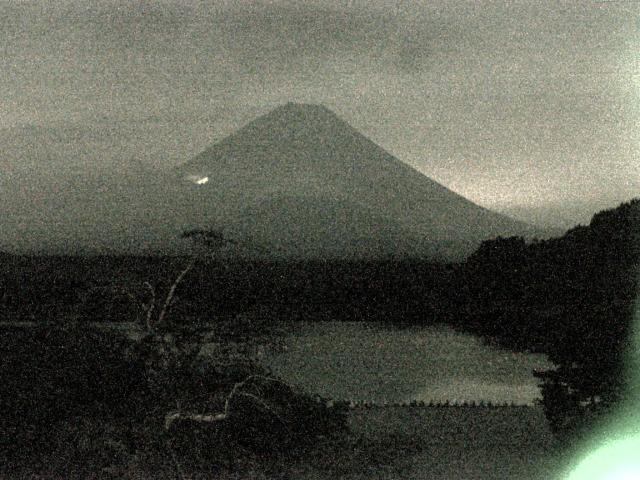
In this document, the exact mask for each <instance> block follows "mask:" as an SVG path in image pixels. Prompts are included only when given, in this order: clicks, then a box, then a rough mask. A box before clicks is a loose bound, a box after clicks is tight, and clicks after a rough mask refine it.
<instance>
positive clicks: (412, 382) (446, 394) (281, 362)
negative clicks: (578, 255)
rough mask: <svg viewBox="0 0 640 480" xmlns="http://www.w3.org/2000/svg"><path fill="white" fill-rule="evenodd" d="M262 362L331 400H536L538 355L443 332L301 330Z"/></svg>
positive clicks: (346, 327) (335, 326) (370, 326)
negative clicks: (504, 348) (535, 374)
mask: <svg viewBox="0 0 640 480" xmlns="http://www.w3.org/2000/svg"><path fill="white" fill-rule="evenodd" d="M263 363H264V364H265V365H266V366H268V367H269V368H271V370H272V372H273V373H274V374H276V375H278V376H280V377H282V378H283V379H285V380H287V381H289V382H290V383H292V384H295V385H297V386H299V387H302V388H304V389H305V390H308V391H310V392H314V393H318V394H320V395H322V396H325V397H329V398H334V399H337V400H355V401H375V402H384V401H387V402H403V401H411V400H418V401H420V400H424V401H430V400H434V401H445V400H449V401H452V400H456V401H472V400H475V401H480V400H485V401H491V402H500V403H502V402H514V403H516V404H530V403H532V402H534V400H535V399H537V398H539V397H540V391H539V388H538V385H537V379H536V378H534V377H533V375H532V370H533V369H535V368H549V367H551V364H550V363H549V362H548V361H547V360H546V358H545V356H544V355H539V354H526V353H512V352H510V351H508V350H503V349H500V348H496V347H492V346H487V345H484V344H483V343H482V341H481V340H479V339H477V338H475V337H473V336H471V335H467V334H463V333H459V332H456V331H454V330H452V329H450V328H448V327H444V326H433V327H410V328H403V329H400V328H395V327H391V326H386V325H383V324H379V323H361V322H315V323H300V324H298V325H296V326H295V327H294V330H293V333H292V334H290V335H288V336H287V338H286V339H285V341H284V348H283V349H282V350H281V351H278V352H267V353H266V354H265V355H264V357H263Z"/></svg>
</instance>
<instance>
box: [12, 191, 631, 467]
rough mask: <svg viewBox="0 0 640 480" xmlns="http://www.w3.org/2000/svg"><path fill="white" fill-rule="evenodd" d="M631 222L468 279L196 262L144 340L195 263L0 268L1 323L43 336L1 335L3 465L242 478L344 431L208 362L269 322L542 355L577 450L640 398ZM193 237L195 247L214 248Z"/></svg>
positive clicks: (512, 247) (51, 263)
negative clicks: (115, 326)
mask: <svg viewBox="0 0 640 480" xmlns="http://www.w3.org/2000/svg"><path fill="white" fill-rule="evenodd" d="M639 211H640V200H634V201H631V202H629V203H625V204H623V205H621V206H619V207H618V208H616V209H612V210H608V211H604V212H601V213H599V214H597V215H595V216H594V217H593V220H592V222H591V224H590V225H589V226H578V227H576V228H574V229H572V230H570V231H568V232H567V233H566V234H565V235H564V236H562V237H560V238H556V239H551V240H544V241H534V242H531V243H527V242H525V240H524V239H522V238H518V237H514V238H497V239H494V240H490V241H487V242H484V243H483V244H482V245H481V246H480V248H479V249H478V250H477V251H476V252H475V253H474V254H473V255H472V256H471V257H470V258H469V259H468V260H467V261H466V262H464V263H461V264H451V265H442V264H435V263H430V262H426V261H409V260H407V261H403V262H398V261H379V262H321V261H316V262H297V263H286V262H265V261H249V260H243V261H239V260H225V261H222V260H216V259H214V258H212V257H209V256H202V257H201V258H199V260H198V261H197V262H196V263H195V264H193V266H192V268H191V269H190V270H189V271H188V273H187V274H186V275H185V276H184V278H183V280H182V283H180V285H178V286H177V288H176V289H175V299H174V301H172V302H171V305H170V306H169V310H168V315H167V319H166V322H164V325H163V326H162V328H156V327H157V325H156V326H155V327H153V328H149V325H148V323H149V322H148V320H149V318H151V317H149V316H148V313H149V306H150V305H151V304H152V303H153V302H152V300H157V301H159V300H161V299H162V298H163V296H164V295H166V292H167V291H169V290H170V288H171V285H172V282H174V280H175V278H176V276H178V275H179V274H180V273H181V272H183V271H184V267H185V265H186V264H187V263H188V262H190V259H189V258H184V257H163V258H156V257H116V256H112V257H104V256H103V257H37V256H17V255H2V256H1V258H0V261H1V262H2V271H1V274H0V296H1V297H0V302H1V305H2V310H1V311H2V316H3V318H2V319H1V320H5V321H12V322H13V321H16V320H17V321H20V320H28V321H33V322H36V323H37V324H39V326H38V327H37V328H30V329H26V328H20V327H11V328H9V327H3V328H2V329H1V330H0V334H1V336H0V343H1V345H0V351H2V355H3V358H2V367H0V369H1V371H0V375H1V378H2V385H3V395H2V405H0V408H1V411H2V413H1V414H0V416H1V418H0V422H2V423H1V424H0V429H2V431H3V432H9V435H3V436H2V440H0V441H2V442H3V443H2V445H1V447H2V456H3V458H0V462H1V463H3V464H4V465H5V466H9V467H10V466H12V465H13V466H16V468H18V467H19V464H20V462H21V459H22V462H23V463H24V461H25V459H28V460H26V461H28V462H31V463H33V462H34V461H35V460H34V459H40V462H41V467H42V469H44V470H46V469H47V468H50V469H51V468H53V469H56V468H57V469H58V470H60V471H62V470H64V462H65V461H68V460H69V453H68V452H69V451H73V452H75V453H74V455H80V454H84V455H86V456H87V458H90V461H89V460H87V462H85V464H86V465H87V467H86V468H87V469H89V470H88V471H94V472H95V471H104V472H107V473H108V472H116V473H113V475H114V476H116V477H118V476H120V477H122V476H126V475H124V474H123V473H122V472H123V471H122V470H118V469H125V468H129V467H131V466H132V465H133V464H135V465H137V466H140V465H142V464H144V465H145V466H146V467H145V468H147V469H148V468H151V467H150V466H152V465H155V466H156V467H158V466H164V467H166V468H168V469H174V470H175V471H179V470H184V469H187V470H197V469H198V468H205V467H206V468H210V467H211V465H214V466H216V468H223V467H224V466H225V465H226V467H227V468H228V467H233V468H236V467H237V466H238V465H237V464H238V462H242V461H244V462H249V463H250V462H251V461H261V462H264V461H265V458H266V457H265V452H266V451H268V453H269V455H280V454H282V455H287V454H295V452H299V451H300V449H301V448H306V447H305V445H306V446H309V445H317V444H318V443H319V442H320V443H321V442H324V441H325V440H326V438H329V437H331V436H332V435H333V434H335V433H336V432H337V433H339V432H344V431H345V429H346V421H345V417H344V415H345V412H344V409H342V410H341V409H337V408H335V407H333V408H329V407H327V406H326V404H325V402H324V401H319V400H320V399H317V398H314V397H312V396H311V395H309V394H305V393H303V392H297V391H295V390H294V389H292V388H291V387H289V386H287V385H285V384H283V383H281V382H279V381H277V379H276V380H275V381H274V379H272V377H271V376H270V375H269V372H265V371H263V370H261V368H260V367H258V366H257V365H255V364H253V363H252V362H251V361H248V360H247V357H246V356H244V355H236V354H229V353H228V352H227V353H223V354H222V353H221V354H220V355H219V356H218V357H216V358H215V359H214V360H209V361H208V362H205V361H203V360H202V357H199V356H198V355H197V348H195V349H194V348H193V346H194V345H196V346H197V345H200V344H201V342H202V341H204V340H203V339H204V337H203V335H204V333H203V332H205V331H211V327H212V325H213V326H214V331H215V332H216V333H215V334H216V335H217V337H216V339H217V340H215V341H217V342H218V343H219V344H220V345H237V342H241V343H246V342H247V341H250V340H251V338H252V337H255V336H256V335H258V334H259V333H260V331H269V326H270V325H271V324H272V322H273V320H277V319H286V320H288V321H295V320H298V319H304V320H310V319H313V320H328V319H331V320H336V319H338V320H340V319H343V320H366V321H371V320H383V321H386V322H390V323H394V324H396V325H406V324H422V325H427V324H435V323H446V324H449V325H451V326H453V327H455V328H457V329H459V330H462V331H465V332H470V333H473V334H476V335H479V336H481V337H483V338H484V339H486V340H487V342H490V343H494V344H499V345H502V346H504V347H507V348H510V349H512V350H518V351H535V352H540V353H545V354H547V355H548V356H549V358H550V360H551V361H552V362H553V363H554V364H555V365H556V368H555V369H553V370H550V371H547V372H538V373H537V375H538V376H539V377H540V380H541V382H542V389H543V396H544V398H543V400H542V404H543V407H544V410H545V414H546V416H547V419H548V420H549V423H550V425H551V428H552V430H553V431H554V433H555V434H556V435H557V436H558V437H559V438H561V439H564V440H567V441H568V442H570V441H572V440H573V439H575V438H576V436H579V435H583V434H585V433H586V432H588V431H589V430H590V429H592V428H593V426H594V425H595V424H597V422H598V421H599V420H601V419H603V418H606V416H607V415H608V414H609V413H610V412H612V411H613V410H614V409H615V408H616V407H617V406H619V405H620V404H621V403H622V402H623V401H625V400H626V399H628V398H629V397H630V396H632V395H634V394H635V393H637V392H631V391H630V390H629V388H628V384H627V379H628V378H627V376H626V375H625V373H626V372H625V368H626V365H625V364H626V362H625V361H626V357H625V355H626V353H627V352H628V349H629V348H630V340H631V326H632V324H631V319H632V308H633V302H634V300H635V299H636V295H637V291H638V283H637V274H638V265H639V263H640V262H639V259H640V239H639V231H640V213H639ZM186 235H187V236H191V237H193V236H197V237H199V238H200V240H202V243H203V245H205V246H211V245H212V244H216V245H217V244H218V243H220V241H221V238H219V237H218V236H216V235H207V234H206V232H188V233H187V234H186ZM216 245H214V247H215V246H216ZM145 282H148V283H147V284H145ZM158 308H159V307H158ZM154 315H157V311H156V313H155V314H154ZM153 319H157V317H153ZM92 322H98V323H113V322H137V324H138V325H141V326H142V327H141V328H142V329H143V331H144V332H145V334H144V335H143V337H142V339H141V340H140V341H138V342H134V343H133V346H132V342H131V341H130V340H125V339H124V338H120V337H118V336H117V335H114V334H113V333H108V334H107V333H105V332H102V331H100V330H99V329H96V328H93V327H91V328H90V327H89V323H92ZM145 322H146V323H145ZM145 328H146V330H145ZM209 340H211V339H209ZM236 353H237V352H236ZM249 379H251V380H249ZM239 384H241V389H237V388H236V393H237V394H236V395H235V396H233V399H232V400H233V401H232V402H231V403H232V404H233V406H232V407H229V403H230V402H228V401H227V400H228V399H229V397H230V395H231V393H232V392H233V391H234V388H235V387H237V386H238V385H239ZM256 399H257V400H256ZM171 411H175V412H192V413H193V412H199V413H203V414H205V413H209V414H211V413H216V412H217V413H218V414H223V416H224V421H220V422H200V421H197V420H194V418H195V417H194V418H182V419H180V421H179V422H177V423H175V425H174V428H175V429H177V430H171V429H169V430H167V429H166V428H164V425H163V422H164V418H165V416H166V415H167V414H168V412H171ZM190 422H191V425H189V423H190ZM83 425H84V426H83ZM185 426H186V427H185ZM198 432H200V433H198ZM65 442H66V443H65ZM69 442H70V445H72V446H71V447H69V444H68V443H69ZM74 442H75V443H74ZM64 452H67V453H64ZM78 452H80V453H78ZM82 452H84V453H82ZM81 456H82V455H80V457H81ZM109 459H111V460H109ZM113 459H116V460H113ZM242 459H244V460H242ZM248 459H253V460H248ZM256 459H258V460H256ZM259 459H262V460H259ZM56 462H57V463H56ZM76 464H77V462H76ZM207 466H208V467H207ZM9 467H5V468H9ZM158 468H160V467H158ZM101 469H103V470H101ZM118 472H119V473H118ZM105 475H106V473H105Z"/></svg>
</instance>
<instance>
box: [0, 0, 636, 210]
mask: <svg viewBox="0 0 640 480" xmlns="http://www.w3.org/2000/svg"><path fill="white" fill-rule="evenodd" d="M0 39H1V40H0V48H1V51H2V55H0V91H1V92H2V93H3V95H2V96H0V133H2V134H3V135H4V137H3V138H8V139H9V141H5V144H4V145H3V148H5V149H7V148H9V149H10V148H11V145H10V143H11V141H13V140H11V139H15V138H22V137H21V136H24V135H27V136H29V138H35V139H36V140H35V141H38V140H37V138H38V135H39V134H41V133H42V131H46V132H47V135H49V137H50V138H52V137H53V138H54V140H53V141H59V143H60V142H61V144H64V145H65V148H68V149H69V151H71V152H73V155H75V156H77V157H78V158H80V160H82V155H83V151H84V150H83V149H85V150H87V149H90V146H91V145H99V146H100V149H101V151H104V152H105V157H104V158H105V159H109V158H111V157H110V154H109V153H108V152H109V150H113V152H116V153H112V154H111V156H113V155H120V154H121V155H126V156H127V157H130V158H134V159H138V160H140V161H141V162H143V163H146V164H148V165H151V166H159V167H163V168H169V167H171V166H174V165H177V164H179V163H183V162H185V161H187V160H189V159H190V158H191V157H192V156H193V155H195V154H197V153H199V151H201V150H203V149H204V148H205V147H207V146H208V145H210V144H211V143H213V142H215V141H217V140H219V139H221V138H223V137H224V136H226V135H227V134H229V133H231V132H232V131H233V130H235V129H237V128H238V127H240V126H242V125H243V124H244V123H246V122H247V121H249V120H251V119H252V118H253V117H255V116H257V115H260V114H262V113H266V112H268V111H269V110H271V109H272V108H274V107H275V106H277V105H279V104H281V103H285V102H287V101H297V102H309V103H322V104H325V105H326V106H327V107H329V108H330V109H332V110H333V111H335V112H336V113H337V114H338V115H339V116H341V117H342V118H344V119H345V120H347V121H348V122H349V123H351V124H352V125H353V126H354V127H355V128H357V129H358V130H360V131H361V132H363V133H364V134H365V135H367V136H368V137H370V138H371V139H372V140H374V141H375V142H376V143H378V144H379V145H381V146H382V147H384V148H385V149H387V150H388V151H390V152H391V153H393V154H394V155H395V156H397V157H398V158H399V159H400V160H403V161H405V162H407V163H409V164H411V165H412V166H414V167H415V168H417V169H418V170H420V171H421V172H423V173H424V174H426V175H428V176H429V177H431V178H433V179H435V180H437V181H439V182H441V183H443V184H444V185H446V186H448V187H449V188H451V189H452V190H454V191H456V192H457V193H460V194H462V195H463V196H466V197H467V198H469V199H471V200H473V201H475V202H476V203H479V204H481V205H484V206H487V207H490V208H491V207H494V208H506V207H515V208H524V209H540V208H546V207H549V208H557V207H558V205H564V204H570V205H572V208H576V205H578V210H579V205H580V203H581V202H582V203H588V204H592V205H599V204H604V203H612V202H613V203H615V202H619V201H623V200H627V199H629V198H631V197H633V196H638V195H640V148H639V141H640V133H639V132H638V128H637V124H638V123H639V122H638V120H639V118H640V2H634V1H593V0H592V1H587V0H584V1H579V2H578V1H557V0H535V1H529V0H526V1H495V2H477V1H460V0H452V1H441V2H436V1H433V0H416V1H392V0H367V1H365V0H350V1H338V0H326V1H321V0H315V1H314V0H296V1H270V2H267V1H262V2H258V1H230V0H226V1H220V0H216V1H209V2H207V1H195V0H180V1H178V0H175V1H170V0H162V1H160V0H158V1H151V0H150V1H141V0H132V1H129V0H127V1H124V0H121V1H97V0H87V1H57V2H44V1H32V2H19V1H17V2H16V1H11V2H9V1H0ZM34 127H35V128H34ZM24 132H27V133H24ZM52 132H53V133H52ZM55 139H58V140H55ZM21 141H22V140H21ZM17 142H18V144H19V141H17ZM80 144H82V145H83V147H82V148H80V147H78V148H76V149H75V150H74V148H75V147H74V145H76V146H77V145H80ZM87 145H89V147H87ZM111 147H113V148H111ZM16 148H17V147H16ZM117 152H120V153H117ZM11 158H12V159H13V160H12V161H19V160H20V157H19V155H18V157H15V155H14V157H11ZM16 158H17V160H16ZM86 158H87V159H88V160H87V161H86V162H85V163H86V164H85V167H88V168H90V167H91V162H95V161H96V160H95V156H91V155H89V156H87V157H86ZM0 160H1V159H0ZM105 161H107V160H105ZM80 163H82V162H81V161H80ZM45 169H46V167H45ZM576 215H577V214H576Z"/></svg>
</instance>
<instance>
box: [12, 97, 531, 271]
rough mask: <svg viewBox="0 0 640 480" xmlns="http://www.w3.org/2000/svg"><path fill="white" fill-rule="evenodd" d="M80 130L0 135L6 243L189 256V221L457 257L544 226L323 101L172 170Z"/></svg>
mask: <svg viewBox="0 0 640 480" xmlns="http://www.w3.org/2000/svg"><path fill="white" fill-rule="evenodd" d="M82 133H83V132H81V131H76V130H73V129H70V130H64V131H62V133H61V132H60V131H57V130H56V131H53V130H52V131H49V130H42V129H40V128H39V127H38V128H34V127H25V128H22V129H19V130H12V131H3V132H2V133H1V134H0V154H1V155H0V166H2V170H3V172H2V175H0V204H1V205H2V209H1V210H0V226H1V228H0V249H2V250H6V251H14V252H15V251H30V252H34V251H39V252H46V253H63V254H64V253H134V254H153V253H165V254H174V253H185V252H188V251H191V250H190V249H191V248H192V245H191V244H190V243H189V241H188V240H182V239H180V234H181V233H182V232H184V231H185V230H190V229H218V230H222V231H223V232H224V233H225V235H227V236H229V237H232V238H235V239H237V240H240V241H242V242H243V243H246V242H250V243H253V244H257V245H258V246H260V247H262V248H261V249H260V251H263V252H266V253H267V254H268V255H270V256H271V255H273V256H276V257H282V258H300V259H309V258H343V259H349V258H351V259H355V258H390V257H391V258H404V257H428V258H447V259H452V258H460V257H462V256H464V255H466V254H468V253H470V252H471V251H473V250H474V249H475V248H476V246H477V245H478V244H479V243H480V242H481V241H482V240H485V239H488V238H493V237H495V236H498V235H502V236H510V235H525V236H533V235H541V234H540V232H538V231H536V230H535V229H534V228H532V227H530V226H528V225H526V224H524V223H520V222H517V221H514V220H512V219H511V218H509V217H507V216H504V215H500V214H497V213H494V212H491V211H489V210H486V209H484V208H481V207H479V206H477V205H475V204H473V203H471V202H470V201H468V200H466V199H465V198H463V197H461V196H459V195H457V194H455V193H453V192H452V191H450V190H448V189H447V188H445V187H444V186H442V185H440V184H438V183H437V182H435V181H433V180H431V179H429V178H428V177H426V176H425V175H423V174H421V173H419V172H418V171H416V170H414V169H413V168H411V167H409V166H408V165H406V164H404V163H403V162H401V161H400V160H398V159H396V158H394V157H393V156H392V155H390V154H389V153H387V152H386V151H384V150H383V149H382V148H380V147H379V146H377V145H376V144H375V143H373V142H372V141H370V140H369V139H367V138H366V137H365V136H363V135H362V134H360V133H359V132H358V131H356V130H355V129H353V128H352V127H351V126H350V125H348V124H347V123H346V122H344V121H343V120H341V119H340V118H339V117H338V116H336V115H335V114H334V113H332V112H331V111H329V110H327V109H326V108H324V107H322V106H319V105H306V104H293V103H289V104H286V105H283V106H281V107H279V108H276V109H275V110H273V111H271V112H270V113H267V114H266V115H263V116H261V117H258V118H256V119H255V120H253V121H252V122H250V123H249V124H247V125H246V126H244V127H243V128H241V129H239V130H238V131H236V132H235V133H233V134H232V135H230V136H228V137H227V138H225V139H223V140H222V141H220V142H219V143H217V144H215V145H213V146H212V147H210V148H208V149H207V150H205V151H203V152H202V153H200V154H199V155H197V156H196V157H195V158H193V159H192V160H191V161H188V162H187V163H184V164H182V165H180V166H179V167H177V168H176V169H174V170H172V171H169V172H166V171H160V170H159V169H158V168H152V167H151V165H150V164H149V163H147V162H134V161H130V160H128V158H131V157H128V156H127V155H128V153H129V150H126V152H125V149H124V147H123V149H120V150H117V151H116V152H111V151H109V150H108V148H107V147H108V144H109V143H110V142H111V143H113V144H114V145H115V144H118V142H116V141H115V140H113V139H111V140H109V142H106V140H105V142H106V143H105V142H103V143H100V142H99V141H98V140H95V141H94V140H93V139H92V138H90V139H89V140H86V141H84V143H83V141H75V140H74V138H76V137H77V138H84V137H85V135H81V134H82ZM112 133H113V134H111V133H110V134H109V135H111V137H114V138H115V137H117V135H116V132H115V131H114V132H112ZM111 137H110V138H111ZM114 142H115V143H114ZM123 142H124V140H123ZM118 145H119V144H118ZM127 148H129V147H127ZM185 148H187V147H185ZM187 149H188V148H187Z"/></svg>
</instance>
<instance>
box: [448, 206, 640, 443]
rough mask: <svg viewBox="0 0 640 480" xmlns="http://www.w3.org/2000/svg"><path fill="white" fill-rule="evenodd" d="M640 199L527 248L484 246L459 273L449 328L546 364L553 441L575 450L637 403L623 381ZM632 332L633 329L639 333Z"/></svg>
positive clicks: (513, 242)
mask: <svg viewBox="0 0 640 480" xmlns="http://www.w3.org/2000/svg"><path fill="white" fill-rule="evenodd" d="M639 266H640V199H636V200H633V201H631V202H628V203H624V204H622V205H620V206H619V207H618V208H615V209H611V210H607V211H603V212H600V213H598V214H596V215H594V217H593V219H592V221H591V223H590V225H589V226H578V227H576V228H574V229H572V230H570V231H568V232H567V233H566V234H565V235H564V236H562V237H560V238H556V239H551V240H546V241H536V242H533V243H530V244H527V243H526V242H525V241H524V240H523V239H522V238H517V237H514V238H498V239H495V240H491V241H487V242H484V243H483V244H482V246H481V247H480V248H479V249H478V250H477V251H476V252H475V253H474V254H473V255H472V256H471V257H470V258H469V259H468V261H467V262H466V264H465V265H464V266H463V267H462V268H461V269H460V270H459V271H458V278H457V280H456V281H455V283H456V284H457V285H458V287H457V289H458V291H460V292H464V294H463V295H461V297H460V301H459V302H458V307H457V308H458V311H461V312H464V314H463V315H460V316H459V317H457V319H456V322H455V323H454V325H455V326H456V327H458V328H461V329H463V330H465V331H470V332H473V333H475V334H478V335H481V336H482V337H484V338H486V339H488V340H490V341H492V342H495V343H498V344H501V345H503V346H506V347H508V348H511V349H514V350H519V351H537V352H542V353H545V354H547V356H548V358H549V359H550V360H551V361H552V362H553V363H554V364H555V365H556V368H555V369H553V370H551V371H546V372H537V373H536V375H537V376H538V377H539V378H540V379H541V381H542V392H543V397H544V398H543V401H542V403H543V406H544V409H545V412H546V415H547V418H548V420H549V423H550V426H551V428H552V430H553V431H554V432H555V433H556V435H557V436H558V437H559V438H561V439H564V440H566V441H567V443H570V442H572V441H573V440H575V439H576V437H579V436H581V435H584V434H586V433H588V432H589V431H590V430H592V429H593V428H594V427H595V426H596V425H598V423H599V422H602V421H605V420H606V418H607V416H608V415H609V414H611V413H613V412H614V411H615V409H616V408H619V407H620V406H621V405H622V404H623V403H624V402H626V401H629V400H631V399H633V398H635V397H637V394H638V392H633V391H631V390H630V384H629V382H628V380H629V378H628V376H627V373H628V371H627V370H629V369H630V366H629V365H628V361H629V360H630V357H629V356H628V355H629V354H630V353H631V348H632V347H635V348H637V345H635V346H634V345H632V340H633V335H632V327H633V326H634V325H633V323H632V320H633V308H634V301H635V300H636V298H637V295H638V274H640V269H639ZM636 328H637V327H636Z"/></svg>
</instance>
